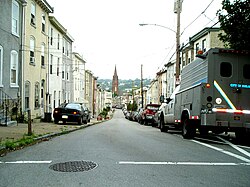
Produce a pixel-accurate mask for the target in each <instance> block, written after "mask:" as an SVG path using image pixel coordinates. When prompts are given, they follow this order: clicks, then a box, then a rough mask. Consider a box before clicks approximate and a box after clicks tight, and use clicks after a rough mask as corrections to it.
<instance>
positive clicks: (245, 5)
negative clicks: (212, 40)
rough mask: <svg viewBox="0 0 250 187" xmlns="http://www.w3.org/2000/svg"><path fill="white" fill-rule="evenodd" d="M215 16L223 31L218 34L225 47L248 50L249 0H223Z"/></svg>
mask: <svg viewBox="0 0 250 187" xmlns="http://www.w3.org/2000/svg"><path fill="white" fill-rule="evenodd" d="M217 16H219V22H220V26H221V29H222V30H224V32H225V33H220V34H219V35H218V36H219V39H220V40H221V41H222V42H224V43H225V47H229V48H233V49H244V50H250V28H249V26H250V0H223V1H222V9H220V10H218V12H217Z"/></svg>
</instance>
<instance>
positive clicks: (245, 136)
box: [235, 129, 250, 144]
mask: <svg viewBox="0 0 250 187" xmlns="http://www.w3.org/2000/svg"><path fill="white" fill-rule="evenodd" d="M235 137H236V142H237V143H238V144H246V143H249V142H250V133H249V132H247V131H246V130H245V129H237V130H236V131H235Z"/></svg>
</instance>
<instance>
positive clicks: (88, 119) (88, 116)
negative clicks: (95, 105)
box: [83, 106, 91, 122]
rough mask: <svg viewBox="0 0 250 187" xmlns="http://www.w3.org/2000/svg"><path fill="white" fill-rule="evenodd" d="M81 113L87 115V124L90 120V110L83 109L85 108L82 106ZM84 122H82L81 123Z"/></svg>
mask: <svg viewBox="0 0 250 187" xmlns="http://www.w3.org/2000/svg"><path fill="white" fill-rule="evenodd" d="M83 111H84V112H85V114H86V115H87V118H86V119H87V122H90V119H91V112H90V110H89V109H88V108H87V107H85V106H83ZM83 122H84V121H83Z"/></svg>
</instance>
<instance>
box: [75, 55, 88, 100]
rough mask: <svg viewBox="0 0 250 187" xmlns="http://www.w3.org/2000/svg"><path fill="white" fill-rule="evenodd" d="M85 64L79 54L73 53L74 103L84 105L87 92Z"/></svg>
mask: <svg viewBox="0 0 250 187" xmlns="http://www.w3.org/2000/svg"><path fill="white" fill-rule="evenodd" d="M85 64H86V62H85V61H84V60H83V58H82V56H81V55H79V53H76V52H73V65H72V67H73V85H74V86H73V87H74V92H73V94H74V95H73V97H74V100H73V101H74V102H79V103H84V102H85V97H84V91H85Z"/></svg>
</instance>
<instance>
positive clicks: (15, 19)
mask: <svg viewBox="0 0 250 187" xmlns="http://www.w3.org/2000/svg"><path fill="white" fill-rule="evenodd" d="M12 34H14V35H17V36H18V35H19V4H18V3H17V2H16V1H15V0H13V1H12Z"/></svg>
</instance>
